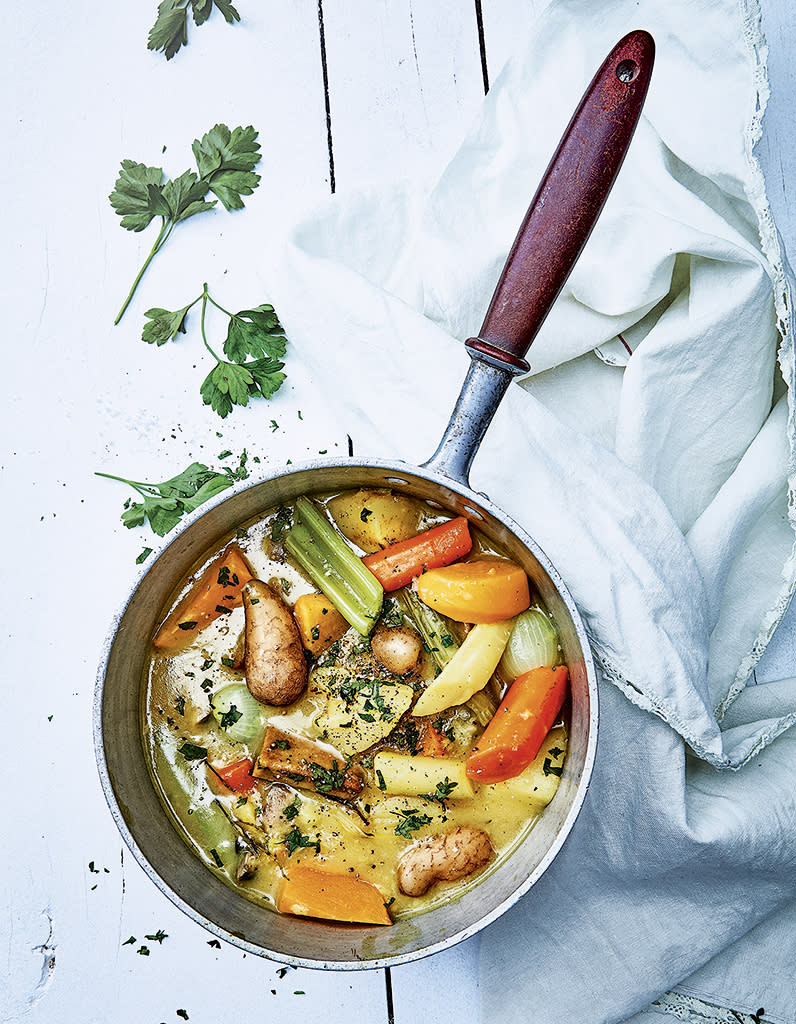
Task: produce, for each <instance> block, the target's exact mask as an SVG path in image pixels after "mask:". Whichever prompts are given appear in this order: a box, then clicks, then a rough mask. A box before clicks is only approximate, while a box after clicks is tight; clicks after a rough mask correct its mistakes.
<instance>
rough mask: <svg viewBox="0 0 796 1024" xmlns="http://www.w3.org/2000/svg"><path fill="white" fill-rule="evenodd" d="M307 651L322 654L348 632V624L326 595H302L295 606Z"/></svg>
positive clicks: (299, 629)
mask: <svg viewBox="0 0 796 1024" xmlns="http://www.w3.org/2000/svg"><path fill="white" fill-rule="evenodd" d="M293 617H294V618H295V620H296V625H297V626H298V631H299V635H300V637H301V643H302V645H303V647H304V649H305V650H307V651H312V653H313V654H320V653H321V651H325V650H326V648H327V647H329V646H330V645H331V644H333V643H334V642H335V640H339V639H340V637H341V636H342V635H343V633H345V632H347V630H348V622H347V621H346V620H345V619H344V618H343V616H342V615H341V614H340V612H338V610H337V609H336V608H335V606H334V605H333V604H332V602H331V601H330V600H329V598H328V597H327V596H326V594H302V595H301V597H300V598H299V599H298V600H297V601H296V603H295V605H294V606H293Z"/></svg>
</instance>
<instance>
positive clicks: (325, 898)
mask: <svg viewBox="0 0 796 1024" xmlns="http://www.w3.org/2000/svg"><path fill="white" fill-rule="evenodd" d="M277 909H278V910H279V912H280V913H281V914H299V915H301V916H302V917H320V918H323V919H324V920H326V921H352V922H356V923H357V924H392V920H391V918H390V915H389V914H388V913H387V908H386V907H385V905H384V897H383V896H382V894H381V893H380V892H379V890H378V889H377V888H376V886H375V885H371V883H370V882H366V881H365V880H364V878H358V877H357V876H356V875H338V874H333V873H332V872H330V871H319V870H318V869H317V868H307V867H303V866H301V865H299V864H294V865H291V867H290V868H289V874H288V877H287V878H286V879H285V880H284V882H283V883H282V888H281V889H280V892H279V898H278V900H277Z"/></svg>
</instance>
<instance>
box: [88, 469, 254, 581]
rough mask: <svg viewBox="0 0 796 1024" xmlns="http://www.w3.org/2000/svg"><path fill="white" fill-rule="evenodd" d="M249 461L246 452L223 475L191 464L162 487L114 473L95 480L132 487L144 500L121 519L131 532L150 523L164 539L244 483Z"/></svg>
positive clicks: (131, 506)
mask: <svg viewBox="0 0 796 1024" xmlns="http://www.w3.org/2000/svg"><path fill="white" fill-rule="evenodd" d="M247 459H248V455H247V454H246V451H245V449H244V451H243V453H242V454H241V457H240V464H239V465H238V467H237V468H235V469H233V468H232V467H230V466H225V467H224V470H223V472H221V473H219V472H216V470H214V469H209V468H208V467H207V466H205V465H203V464H202V463H201V462H192V463H191V465H190V466H188V468H187V469H184V470H183V471H182V473H178V474H177V476H174V477H172V478H171V479H170V480H163V481H162V482H161V483H146V482H144V481H141V480H127V479H126V478H125V477H121V476H114V475H113V474H111V473H97V474H96V476H101V477H105V478H106V479H107V480H118V481H119V482H120V483H123V484H129V485H130V487H132V488H133V489H134V490H135V491H137V492H138V494H139V495H140V496H141V498H142V499H143V500H142V501H139V502H130V501H128V502H126V503H125V508H124V511H123V512H122V517H121V518H122V522H123V523H124V525H125V526H126V527H128V529H132V527H134V526H143V525H144V523H146V522H147V521H149V525H150V526H151V527H152V529H153V530H154V532H155V533H156V534H157V535H158V536H159V537H163V536H165V534H167V533H168V532H169V530H171V529H173V528H174V527H175V526H176V525H177V523H179V521H180V520H181V519H182V517H183V516H184V515H186V514H187V513H188V512H193V511H194V509H196V508H198V507H199V506H200V505H201V504H202V503H203V502H205V501H208V500H209V499H210V498H213V497H215V495H216V494H220V492H221V491H223V490H225V489H226V488H227V487H231V486H232V484H233V483H234V482H235V481H236V480H245V479H246V477H247V476H248V475H249V473H248V470H247V469H246V461H247ZM142 561H143V559H142Z"/></svg>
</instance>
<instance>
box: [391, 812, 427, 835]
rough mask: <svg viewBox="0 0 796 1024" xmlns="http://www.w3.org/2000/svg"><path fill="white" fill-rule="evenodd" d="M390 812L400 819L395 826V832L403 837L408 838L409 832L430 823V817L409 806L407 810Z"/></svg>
mask: <svg viewBox="0 0 796 1024" xmlns="http://www.w3.org/2000/svg"><path fill="white" fill-rule="evenodd" d="M391 813H392V814H394V815H395V816H396V817H398V818H400V819H401V820H400V821H399V822H398V824H397V825H396V826H395V834H396V835H397V836H403V837H404V838H405V839H410V838H411V833H412V832H416V831H417V829H419V828H423V826H424V825H430V824H431V818H429V816H428V815H427V814H419V813H418V812H417V810H416V809H415V808H410V809H409V810H407V811H392V812H391Z"/></svg>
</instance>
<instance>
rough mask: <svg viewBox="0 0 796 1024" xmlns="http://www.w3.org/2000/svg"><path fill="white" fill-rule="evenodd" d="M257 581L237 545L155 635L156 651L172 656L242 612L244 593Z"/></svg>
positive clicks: (212, 566) (207, 571) (208, 571)
mask: <svg viewBox="0 0 796 1024" xmlns="http://www.w3.org/2000/svg"><path fill="white" fill-rule="evenodd" d="M253 578H254V576H253V573H252V571H251V569H250V567H249V563H248V562H247V561H246V559H245V558H244V557H243V552H242V551H241V549H240V548H239V547H238V545H237V544H230V545H229V546H228V547H227V548H226V549H225V551H224V552H223V553H222V554H220V555H219V556H218V558H214V559H213V561H212V562H211V563H210V565H208V567H207V568H206V569H205V571H204V572H203V573H202V575H201V576H200V577H199V579H198V580H197V581H196V582H195V583H194V584H193V586H192V587H191V589H190V590H189V591H188V593H187V594H185V596H184V597H183V598H182V599H181V600H180V601H179V602H178V604H177V605H176V606H175V608H174V609H173V610H172V611H171V612H169V614H168V615H167V616H166V618H165V619H164V621H163V624H162V625H161V627H160V629H159V630H158V631H157V634H156V635H155V640H154V644H155V647H157V648H158V650H160V651H165V652H169V653H170V652H172V651H176V650H179V649H180V648H182V647H186V646H187V645H188V644H189V643H190V642H191V640H192V639H193V638H194V637H195V636H196V634H197V633H198V632H199V631H200V630H202V629H204V628H205V626H209V625H210V623H211V622H213V621H214V620H215V619H217V618H218V617H219V615H223V614H225V613H226V612H228V611H231V610H232V609H233V608H240V606H241V605H242V604H243V597H242V596H241V591H242V590H243V587H244V586H245V585H246V584H247V583H248V582H249V580H251V579H253Z"/></svg>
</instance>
